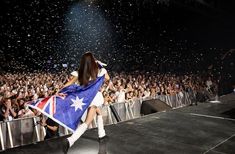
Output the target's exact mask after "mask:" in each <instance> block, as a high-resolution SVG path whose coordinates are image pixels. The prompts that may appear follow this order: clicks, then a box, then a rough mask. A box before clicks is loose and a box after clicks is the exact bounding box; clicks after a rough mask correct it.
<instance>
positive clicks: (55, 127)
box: [41, 118, 59, 140]
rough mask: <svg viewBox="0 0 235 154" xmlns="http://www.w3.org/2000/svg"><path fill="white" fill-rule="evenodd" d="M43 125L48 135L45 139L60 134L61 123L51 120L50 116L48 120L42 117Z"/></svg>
mask: <svg viewBox="0 0 235 154" xmlns="http://www.w3.org/2000/svg"><path fill="white" fill-rule="evenodd" d="M41 125H42V126H44V127H45V129H46V136H45V137H44V140H47V139H50V138H55V137H58V136H59V124H58V123H56V122H55V121H53V120H51V119H50V118H47V120H45V118H42V120H41Z"/></svg>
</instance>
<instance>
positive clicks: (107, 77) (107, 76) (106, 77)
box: [104, 73, 110, 81]
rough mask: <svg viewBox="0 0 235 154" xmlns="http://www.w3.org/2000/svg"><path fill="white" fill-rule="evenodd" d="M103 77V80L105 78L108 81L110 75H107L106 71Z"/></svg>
mask: <svg viewBox="0 0 235 154" xmlns="http://www.w3.org/2000/svg"><path fill="white" fill-rule="evenodd" d="M104 78H105V80H106V81H109V80H110V76H109V74H108V73H105V76H104Z"/></svg>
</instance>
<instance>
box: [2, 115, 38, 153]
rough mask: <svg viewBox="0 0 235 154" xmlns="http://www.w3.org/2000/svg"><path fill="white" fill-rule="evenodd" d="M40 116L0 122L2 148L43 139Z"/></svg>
mask: <svg viewBox="0 0 235 154" xmlns="http://www.w3.org/2000/svg"><path fill="white" fill-rule="evenodd" d="M38 120H39V118H38V117H31V118H24V119H14V120H12V121H5V122H1V123H0V141H1V150H4V149H8V148H13V147H17V146H21V145H26V144H31V143H34V142H38V141H41V138H40V126H38V125H37V121H38Z"/></svg>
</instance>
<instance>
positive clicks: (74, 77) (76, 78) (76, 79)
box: [56, 76, 78, 94]
mask: <svg viewBox="0 0 235 154" xmlns="http://www.w3.org/2000/svg"><path fill="white" fill-rule="evenodd" d="M76 81H77V82H78V77H77V76H73V78H72V79H71V80H69V81H68V82H67V83H65V85H64V86H63V87H62V88H60V89H59V90H58V91H57V92H56V94H57V93H59V91H60V90H61V89H63V88H65V87H68V86H70V85H71V84H74V83H75V82H76Z"/></svg>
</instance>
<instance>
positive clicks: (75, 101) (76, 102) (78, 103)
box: [71, 96, 86, 112]
mask: <svg viewBox="0 0 235 154" xmlns="http://www.w3.org/2000/svg"><path fill="white" fill-rule="evenodd" d="M71 101H72V102H73V104H72V105H71V107H72V106H73V107H75V112H76V111H77V109H78V108H79V109H80V110H82V106H83V105H86V104H85V103H83V102H82V101H83V98H82V99H79V98H78V96H77V97H76V99H71Z"/></svg>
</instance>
